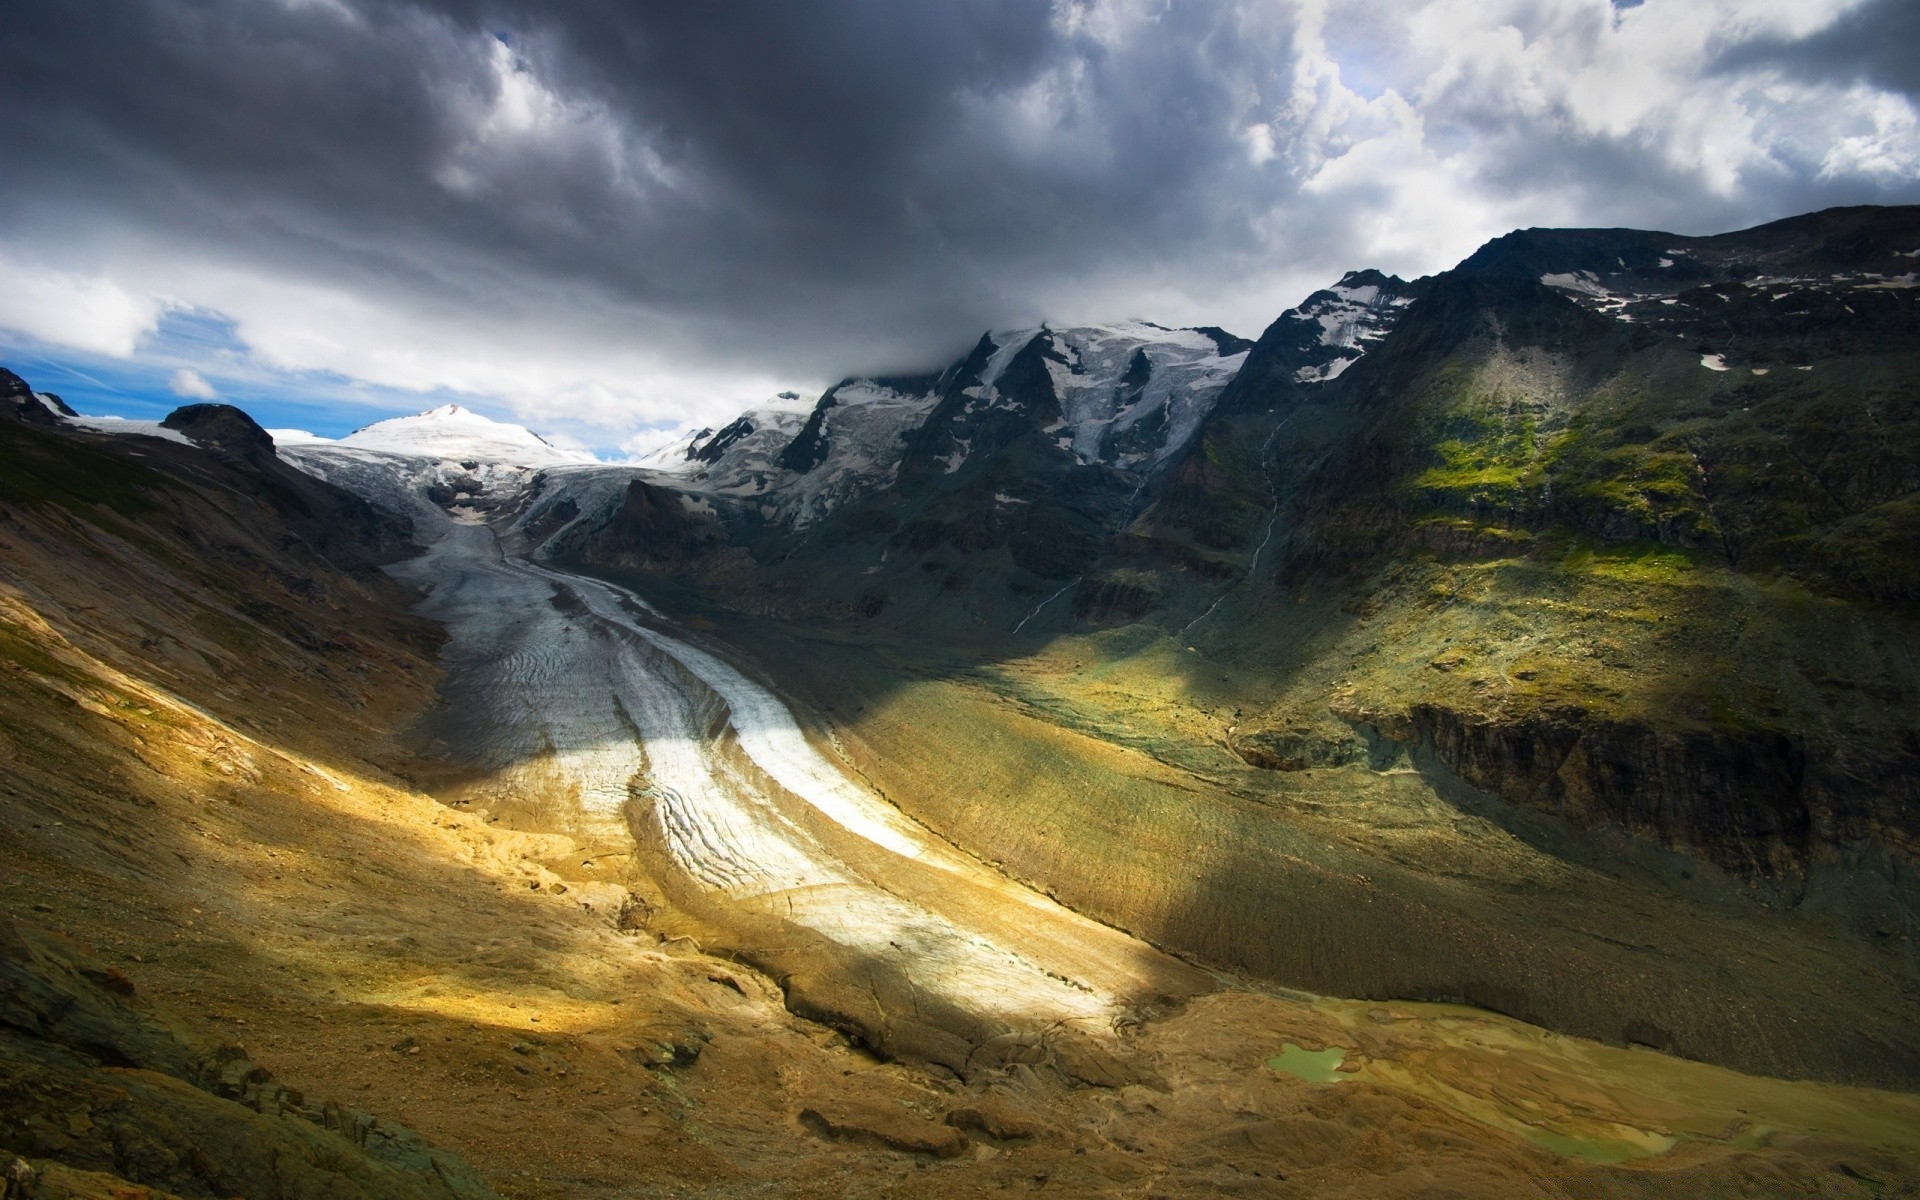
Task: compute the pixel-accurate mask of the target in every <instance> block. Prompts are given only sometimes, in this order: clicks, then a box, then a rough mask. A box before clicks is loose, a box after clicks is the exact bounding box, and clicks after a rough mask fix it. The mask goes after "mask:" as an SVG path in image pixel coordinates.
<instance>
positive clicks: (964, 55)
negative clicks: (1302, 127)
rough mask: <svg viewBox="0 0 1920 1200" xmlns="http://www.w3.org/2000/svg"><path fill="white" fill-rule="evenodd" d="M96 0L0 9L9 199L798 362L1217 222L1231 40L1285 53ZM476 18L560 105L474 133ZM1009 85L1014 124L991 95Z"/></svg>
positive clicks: (653, 20) (862, 23)
mask: <svg viewBox="0 0 1920 1200" xmlns="http://www.w3.org/2000/svg"><path fill="white" fill-rule="evenodd" d="M112 9H113V12H114V15H113V17H112V19H103V18H102V15H101V14H100V11H99V10H98V9H95V8H92V7H90V6H74V5H65V4H60V5H52V4H48V5H27V6H25V7H24V8H22V9H20V10H19V11H18V13H17V16H14V17H11V18H10V22H9V23H10V29H9V32H8V35H7V37H8V41H9V43H10V44H11V51H10V53H9V59H10V60H11V61H12V62H14V63H16V64H19V67H18V69H17V70H16V71H15V72H14V73H13V75H12V78H11V79H10V81H9V83H8V85H7V86H8V90H9V92H10V93H11V94H12V95H13V97H14V102H15V103H16V104H18V105H19V107H18V108H17V109H16V113H17V114H18V115H17V117H16V118H15V119H12V120H9V121H7V122H5V126H4V128H5V133H4V137H5V141H4V143H3V144H0V145H3V148H4V151H5V153H6V156H7V159H8V161H9V166H10V170H9V171H8V173H7V174H8V182H7V183H5V184H3V185H0V188H4V198H3V199H0V203H4V204H5V205H6V206H7V209H8V211H9V213H10V215H14V216H16V217H18V218H20V219H22V220H26V219H27V218H28V217H29V215H31V217H32V220H33V222H34V223H35V224H36V225H39V226H42V227H47V226H51V227H52V230H53V231H54V233H53V236H57V234H58V231H59V230H60V229H61V228H62V227H63V226H65V225H66V224H67V223H68V222H70V221H72V222H96V221H98V220H100V219H101V218H102V217H105V218H106V219H109V220H112V221H117V222H127V223H136V224H142V225H148V226H157V227H162V228H165V229H166V230H168V231H169V232H170V233H171V234H173V235H174V236H177V237H180V238H184V239H189V240H191V241H195V242H197V243H199V244H202V245H204V246H205V247H206V249H207V252H208V253H212V254H216V255H231V254H235V253H245V254H247V255H250V256H256V257H257V258H258V259H260V260H264V263H263V265H272V264H273V263H275V262H284V263H285V265H287V266H288V267H289V268H293V267H296V266H297V269H298V270H300V271H302V272H318V273H319V274H320V275H321V276H322V277H324V278H328V279H331V280H334V281H338V282H342V283H346V284H350V285H352V286H356V287H365V286H369V285H370V284H373V283H381V284H384V285H386V286H392V287H396V288H401V289H404V290H407V291H409V292H413V293H419V294H420V295H421V296H422V297H423V298H425V299H426V300H427V302H432V299H433V298H434V297H436V296H438V297H439V298H440V299H441V300H443V301H447V302H453V301H455V300H456V296H455V295H454V293H458V292H460V291H462V290H474V289H479V290H482V291H486V290H491V289H501V290H503V291H508V292H510V291H511V290H512V289H514V288H516V287H519V286H522V285H524V284H526V283H527V282H529V277H534V278H538V279H542V280H552V279H566V280H569V281H572V282H573V283H574V284H576V285H580V286H587V287H592V288H598V289H602V290H604V291H605V293H606V294H607V297H608V299H609V300H610V301H612V302H615V303H623V304H634V305H637V306H639V307H640V308H642V309H649V310H658V311H659V312H660V313H661V314H662V316H663V317H664V318H665V319H667V320H668V321H670V322H671V323H672V324H674V325H675V326H676V327H681V328H685V327H687V326H693V327H694V328H695V334H694V336H693V341H694V342H696V343H698V342H701V341H712V340H714V339H712V337H711V334H712V332H713V330H712V329H711V328H710V323H711V322H714V321H717V320H729V321H734V322H738V324H737V325H735V326H734V327H733V329H732V332H731V333H730V335H729V336H728V337H727V338H725V339H721V340H723V341H725V342H731V343H733V344H734V345H735V346H736V347H738V346H739V344H740V343H743V342H745V343H759V344H760V345H758V347H757V348H755V349H753V350H750V351H748V352H749V353H760V354H770V353H771V354H781V355H786V356H788V357H789V358H791V357H792V356H796V355H797V356H798V357H799V359H800V360H801V361H800V362H798V363H796V364H795V365H796V366H798V367H799V368H800V369H802V370H816V371H818V370H832V369H834V367H833V365H832V364H831V363H830V362H829V360H830V359H832V358H834V356H835V355H839V356H840V358H841V360H842V361H844V356H845V354H846V348H845V343H846V342H847V340H848V337H847V334H848V332H849V331H848V330H847V329H846V326H847V324H848V323H858V325H859V326H860V329H859V331H858V332H857V333H855V336H854V337H853V338H852V341H853V342H854V343H855V344H856V345H859V344H861V343H862V342H863V341H864V342H865V343H866V344H865V345H864V346H863V349H864V350H865V351H866V352H867V353H869V354H872V353H880V354H882V355H886V354H887V353H888V352H889V343H893V344H896V345H897V346H898V349H897V350H893V351H892V353H893V354H895V355H896V356H908V357H911V356H913V355H916V354H918V355H925V354H927V353H929V352H930V351H929V349H928V348H927V346H926V343H927V341H928V340H929V339H933V340H937V341H940V342H942V343H945V342H946V341H950V340H954V339H964V338H965V337H966V336H967V335H966V334H965V333H964V332H963V330H964V329H966V328H970V327H972V326H977V325H980V324H983V323H985V322H987V321H990V320H992V319H996V318H1000V317H1009V316H1015V315H1018V316H1027V315H1030V314H1029V313H1027V312H1025V311H1021V310H1022V309H1024V308H1026V307H1028V306H1030V305H1031V303H1032V301H1031V299H1030V298H1029V297H1026V296H1025V295H1024V292H1025V290H1026V285H1027V284H1029V283H1030V282H1031V281H1032V279H1033V278H1034V277H1035V276H1036V275H1044V274H1046V273H1048V272H1058V271H1066V272H1071V271H1074V270H1085V269H1092V268H1094V267H1096V266H1098V265H1100V264H1101V263H1102V262H1104V261H1106V260H1109V259H1110V258H1111V257H1112V256H1115V255H1120V256H1128V255H1134V256H1137V255H1143V254H1167V253H1181V252H1186V251H1191V250H1193V249H1195V248H1196V245H1195V244H1196V243H1199V242H1203V241H1204V240H1205V239H1206V238H1208V237H1209V236H1210V235H1216V234H1218V233H1219V231H1220V226H1221V225H1222V224H1223V223H1224V224H1231V223H1232V221H1233V219H1234V216H1235V214H1234V213H1232V212H1231V211H1228V212H1218V211H1211V210H1214V209H1215V208H1216V207H1217V206H1216V205H1215V204H1214V203H1213V202H1212V201H1211V200H1210V198H1209V196H1208V194H1207V193H1208V187H1209V185H1210V184H1213V183H1216V182H1217V181H1218V178H1219V177H1220V176H1221V175H1222V174H1223V170H1222V168H1223V167H1225V168H1226V171H1225V173H1231V171H1232V169H1233V167H1234V165H1235V163H1236V162H1237V156H1236V155H1234V154H1233V153H1232V152H1231V150H1232V148H1231V146H1230V145H1229V144H1228V142H1229V140H1230V136H1231V132H1232V131H1231V129H1230V128H1228V127H1227V125H1226V124H1225V123H1224V122H1223V121H1222V119H1221V118H1222V115H1223V112H1224V111H1227V110H1230V109H1231V108H1233V107H1237V106H1244V105H1245V104H1246V103H1247V102H1248V101H1249V100H1252V101H1254V102H1258V99H1259V97H1258V96H1257V95H1255V96H1250V97H1249V96H1243V97H1239V98H1235V97H1231V96H1228V95H1225V94H1223V93H1224V91H1225V89H1226V87H1228V86H1241V85H1243V84H1244V81H1245V80H1246V79H1247V78H1248V76H1249V74H1250V71H1249V67H1250V66H1251V73H1253V74H1258V73H1259V71H1260V70H1261V68H1260V67H1259V66H1258V65H1252V64H1248V63H1246V62H1245V61H1244V59H1245V58H1246V56H1247V55H1248V54H1250V53H1259V54H1265V55H1268V56H1270V59H1269V61H1270V63H1271V64H1272V67H1277V66H1279V65H1280V64H1281V63H1282V62H1283V60H1284V54H1283V53H1281V51H1283V50H1284V47H1278V46H1275V45H1272V44H1271V43H1270V42H1269V43H1260V42H1258V41H1257V40H1256V41H1252V42H1246V43H1243V42H1242V41H1241V40H1240V39H1239V38H1237V37H1236V36H1235V35H1234V32H1233V29H1232V27H1231V22H1230V21H1228V20H1226V19H1224V18H1223V17H1222V15H1221V13H1222V12H1224V11H1225V10H1220V11H1218V12H1215V13H1212V14H1201V13H1198V12H1195V11H1189V12H1188V13H1187V14H1186V15H1184V16H1171V15H1170V16H1169V17H1167V18H1166V21H1167V25H1168V30H1167V43H1168V45H1169V46H1170V47H1177V48H1178V50H1177V52H1174V53H1168V54H1166V55H1161V56H1155V55H1151V54H1149V55H1144V56H1135V57H1133V58H1131V59H1129V61H1127V62H1126V63H1116V62H1113V61H1110V60H1105V59H1103V58H1102V57H1101V56H1100V55H1099V54H1098V53H1086V51H1087V50H1088V49H1089V47H1086V46H1080V47H1075V46H1071V45H1067V44H1064V43H1066V42H1068V41H1071V35H1070V34H1063V33H1062V31H1061V30H1060V29H1059V28H1058V26H1057V23H1056V22H1054V21H1053V20H1052V17H1051V12H1050V10H1049V9H1048V7H1047V6H1045V5H1040V4H1033V3H991V2H979V3H962V4H951V5H917V4H916V5H902V4H897V3H881V2H865V3H845V4H838V5H812V4H809V5H794V4H789V3H781V2H765V3H758V4H729V5H655V6H644V7H636V6H633V5H628V4H612V3H608V4H593V3H574V4H564V5H561V4H552V3H548V4H539V3H534V4H521V5H514V6H511V7H507V6H491V5H487V4H475V3H464V2H462V0H448V2H446V3H443V4H439V5H428V4H420V5H401V4H362V5H356V6H354V7H353V8H352V9H351V10H343V9H342V8H340V7H339V6H335V5H328V4H307V5H299V6H283V5H275V4H262V3H255V2H252V0H245V2H235V0H227V2H224V3H223V2H221V0H214V2H210V3H191V4H187V3H173V2H169V0H146V2H144V3H137V2H136V3H121V4H116V5H113V6H112ZM496 39H497V40H498V41H500V42H504V43H505V44H506V45H507V46H510V47H511V48H512V53H513V55H514V56H515V57H516V58H517V59H518V60H519V62H520V63H521V65H522V66H523V67H524V68H525V70H526V72H527V73H528V77H529V78H528V79H527V80H526V81H524V82H526V83H527V85H528V86H534V87H539V88H542V89H544V90H545V91H546V92H550V95H546V94H542V95H536V96H535V97H534V103H536V104H539V103H548V102H558V103H559V104H561V105H563V106H564V107H565V109H566V111H564V112H562V113H560V114H557V115H555V114H546V116H547V117H548V118H550V119H548V120H547V121H546V123H545V125H544V126H543V128H542V129H540V130H538V131H537V133H538V135H539V136H525V137H516V136H514V135H515V131H514V130H513V129H511V128H507V129H504V130H495V131H494V132H495V134H497V136H492V137H488V136H487V135H486V129H485V127H486V124H487V115H486V113H487V110H488V108H489V107H490V106H493V105H497V104H499V103H501V102H502V100H503V96H502V92H503V86H502V82H501V79H500V76H499V71H498V70H497V66H498V62H497V58H496V55H497V54H499V53H500V51H498V50H497V49H496V47H495V41H496ZM1094 49H1097V48H1094ZM1236 58H1238V59H1241V60H1242V61H1238V62H1235V61H1231V60H1233V59H1236ZM1063 60H1064V61H1070V62H1072V63H1073V64H1074V71H1073V72H1072V73H1071V75H1070V76H1063V77H1062V78H1060V79H1059V80H1057V81H1054V82H1052V83H1050V82H1049V81H1048V80H1047V79H1046V78H1045V76H1046V74H1047V72H1048V71H1049V70H1050V69H1052V68H1054V67H1057V66H1058V65H1060V64H1061V63H1062V62H1063ZM1272 67H1268V68H1266V69H1267V70H1269V71H1270V70H1271V69H1272ZM1122 68H1124V70H1125V72H1126V74H1125V77H1124V78H1121V77H1119V73H1120V70H1121V69H1122ZM1221 68H1228V69H1221ZM1055 86H1057V88H1058V89H1059V90H1050V89H1052V88H1053V87H1055ZM1029 87H1037V88H1039V89H1040V92H1039V94H1036V95H1035V96H1034V97H1033V101H1032V102H1033V103H1034V104H1036V105H1040V106H1042V108H1043V109H1044V111H1042V112H1039V113H1037V114H1035V116H1034V120H1035V122H1036V128H1035V129H1034V130H1033V131H1032V132H1033V133H1034V135H1035V136H1034V139H1033V140H1032V142H1031V143H1030V144H1023V142H1022V136H1023V131H1022V130H1020V129H1019V128H1017V127H1009V126H1008V125H1007V124H1006V123H1005V121H1003V120H1002V118H1005V119H1006V120H1011V121H1013V122H1014V124H1015V125H1016V126H1017V123H1018V117H1019V113H1018V112H1014V113H1012V114H1007V113H1005V112H1003V111H1002V110H1001V109H1000V108H998V107H997V106H999V105H1003V104H1005V103H1007V102H1008V101H1009V98H1010V97H1012V96H1014V95H1015V94H1016V93H1018V92H1019V91H1020V90H1021V89H1023V88H1029ZM505 99H506V100H508V101H509V102H510V101H511V100H512V97H511V96H508V97H505ZM540 115H541V114H535V116H540ZM1056 122H1058V123H1056ZM507 123H508V124H509V125H510V124H511V114H510V115H509V118H508V120H507ZM476 129H478V130H479V134H478V135H476ZM522 132H534V131H522ZM1223 159H1224V161H1223ZM823 338H824V339H826V341H825V342H823V341H822V339H823ZM834 343H838V344H834ZM946 348H947V347H946V346H945V345H944V344H942V345H941V346H940V350H941V351H942V352H944V350H945V349H946Z"/></svg>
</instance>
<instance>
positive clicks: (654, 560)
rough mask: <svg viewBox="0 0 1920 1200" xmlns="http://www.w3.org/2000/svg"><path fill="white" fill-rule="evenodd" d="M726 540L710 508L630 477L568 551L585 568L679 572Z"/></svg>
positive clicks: (703, 557) (677, 493)
mask: <svg viewBox="0 0 1920 1200" xmlns="http://www.w3.org/2000/svg"><path fill="white" fill-rule="evenodd" d="M726 540H727V534H726V528H725V527H724V526H723V525H722V524H721V523H720V521H719V519H718V518H717V517H716V516H715V515H714V514H713V511H712V509H711V507H702V505H701V502H699V501H696V500H694V499H692V498H690V497H688V496H687V495H685V494H684V493H681V492H678V491H674V490H673V489H671V488H663V487H656V486H655V485H653V484H650V483H647V482H646V481H644V480H640V479H635V480H633V481H632V482H630V483H628V484H627V489H626V492H625V494H624V495H623V496H622V498H621V501H620V506H619V507H618V508H616V509H615V510H614V511H613V513H612V515H611V516H609V517H608V518H607V519H606V520H605V521H604V522H602V523H601V524H600V525H599V526H597V527H596V528H595V529H593V530H591V531H586V532H585V533H584V534H583V536H582V537H581V538H580V539H579V542H578V545H577V547H574V546H570V547H568V548H567V549H568V552H569V553H570V554H571V555H572V556H573V558H574V560H575V561H578V562H581V563H583V564H586V565H590V566H597V567H613V568H638V569H642V570H648V571H667V572H679V571H687V570H690V569H692V568H694V567H695V566H696V565H698V564H701V563H703V562H704V561H705V560H706V559H707V556H708V555H709V553H710V552H711V551H713V550H715V549H716V548H718V547H720V546H721V545H723V544H724V543H725V542H726Z"/></svg>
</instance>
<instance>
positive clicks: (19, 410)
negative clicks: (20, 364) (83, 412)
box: [0, 367, 73, 425]
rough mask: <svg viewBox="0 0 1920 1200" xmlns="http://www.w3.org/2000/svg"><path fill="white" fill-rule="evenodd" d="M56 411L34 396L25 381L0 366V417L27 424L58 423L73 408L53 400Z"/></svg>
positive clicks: (71, 411)
mask: <svg viewBox="0 0 1920 1200" xmlns="http://www.w3.org/2000/svg"><path fill="white" fill-rule="evenodd" d="M55 405H56V407H57V410H58V411H57V412H56V411H55V410H52V409H49V408H48V407H47V406H46V405H45V404H42V403H41V402H40V398H39V397H37V396H35V395H34V393H33V389H32V388H30V387H28V386H27V381H26V380H24V379H22V378H20V377H19V376H18V375H15V374H14V373H13V372H12V371H9V370H7V369H6V368H5V367H0V418H11V419H13V420H16V421H24V422H26V423H27V424H29V425H58V424H59V423H60V417H61V416H69V417H70V416H72V415H73V410H72V409H70V408H68V407H67V406H66V405H65V404H61V403H60V402H59V401H58V400H55Z"/></svg>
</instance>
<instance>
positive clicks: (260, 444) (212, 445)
mask: <svg viewBox="0 0 1920 1200" xmlns="http://www.w3.org/2000/svg"><path fill="white" fill-rule="evenodd" d="M160 424H161V425H162V426H163V427H164V428H167V429H172V430H176V431H178V432H179V433H181V434H182V435H184V436H185V437H186V438H187V439H188V440H189V441H191V442H193V443H194V444H195V445H198V446H204V447H206V448H208V449H210V450H219V451H223V452H225V453H227V454H230V455H232V456H234V457H236V458H242V459H247V460H249V461H257V460H259V459H263V458H270V457H273V455H274V449H273V435H272V434H269V433H268V432H267V431H266V430H265V429H262V428H261V427H260V424H259V422H257V421H255V420H254V419H253V418H252V417H250V416H248V415H247V414H246V413H245V412H242V411H241V410H240V409H237V408H235V407H234V406H233V405H231V404H188V405H185V406H183V407H181V408H176V409H174V410H173V411H172V412H170V413H168V414H167V416H166V419H165V420H163V421H161V422H160Z"/></svg>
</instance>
